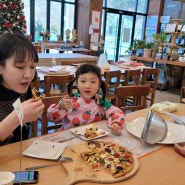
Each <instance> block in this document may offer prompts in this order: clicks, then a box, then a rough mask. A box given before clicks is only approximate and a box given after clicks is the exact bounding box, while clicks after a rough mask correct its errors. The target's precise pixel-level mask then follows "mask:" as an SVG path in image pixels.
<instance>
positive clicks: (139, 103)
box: [115, 85, 150, 113]
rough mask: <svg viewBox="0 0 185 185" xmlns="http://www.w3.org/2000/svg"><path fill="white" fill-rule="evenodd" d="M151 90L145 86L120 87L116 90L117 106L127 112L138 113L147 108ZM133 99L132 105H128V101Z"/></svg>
mask: <svg viewBox="0 0 185 185" xmlns="http://www.w3.org/2000/svg"><path fill="white" fill-rule="evenodd" d="M149 90H150V88H149V87H148V86H145V85H139V86H119V87H117V88H116V93H115V94H116V106H117V107H119V108H120V109H122V110H123V111H124V112H125V113H126V111H136V110H140V109H144V108H146V97H147V95H148V94H149ZM130 97H131V98H132V99H133V100H134V101H132V104H130V103H129V104H127V99H128V98H130Z"/></svg>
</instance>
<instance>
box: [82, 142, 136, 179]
mask: <svg viewBox="0 0 185 185" xmlns="http://www.w3.org/2000/svg"><path fill="white" fill-rule="evenodd" d="M87 144H88V147H89V149H90V151H87V152H83V153H81V154H80V155H81V157H82V158H83V159H84V161H85V162H86V163H87V164H88V165H90V166H91V167H92V168H93V169H94V170H95V171H99V170H101V169H102V167H104V169H105V170H106V169H107V170H108V171H109V173H110V174H111V175H112V176H113V177H114V178H117V177H121V176H123V175H125V174H127V173H128V172H130V171H131V170H132V169H133V166H134V158H133V155H132V153H130V152H129V151H128V150H127V149H126V148H124V147H122V146H119V145H117V144H115V143H112V142H106V141H89V142H87ZM87 158H88V159H87Z"/></svg>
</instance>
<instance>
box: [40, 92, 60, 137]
mask: <svg viewBox="0 0 185 185" xmlns="http://www.w3.org/2000/svg"><path fill="white" fill-rule="evenodd" d="M60 99H61V96H50V97H45V98H43V100H42V102H43V104H44V105H45V109H44V112H43V113H42V115H41V134H42V135H44V134H48V131H49V130H53V129H54V130H55V131H56V129H58V128H61V124H55V123H52V122H49V121H48V118H47V109H48V108H49V106H50V105H51V104H54V103H57V102H58V101H59V100H60Z"/></svg>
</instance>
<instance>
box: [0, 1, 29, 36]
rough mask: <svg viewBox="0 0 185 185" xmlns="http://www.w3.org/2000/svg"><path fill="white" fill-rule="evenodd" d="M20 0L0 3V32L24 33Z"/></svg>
mask: <svg viewBox="0 0 185 185" xmlns="http://www.w3.org/2000/svg"><path fill="white" fill-rule="evenodd" d="M23 9H24V3H22V0H1V1H0V32H14V33H16V32H18V33H24V34H25V33H26V29H27V26H26V20H25V16H24V11H23Z"/></svg>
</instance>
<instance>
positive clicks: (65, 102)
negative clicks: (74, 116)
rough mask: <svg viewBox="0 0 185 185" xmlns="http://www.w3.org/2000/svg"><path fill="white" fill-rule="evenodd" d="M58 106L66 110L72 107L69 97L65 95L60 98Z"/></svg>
mask: <svg viewBox="0 0 185 185" xmlns="http://www.w3.org/2000/svg"><path fill="white" fill-rule="evenodd" d="M59 107H60V108H61V109H63V110H68V109H71V108H72V102H71V98H70V97H69V96H68V95H66V96H65V97H64V98H63V99H62V100H61V103H60V104H59Z"/></svg>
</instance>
